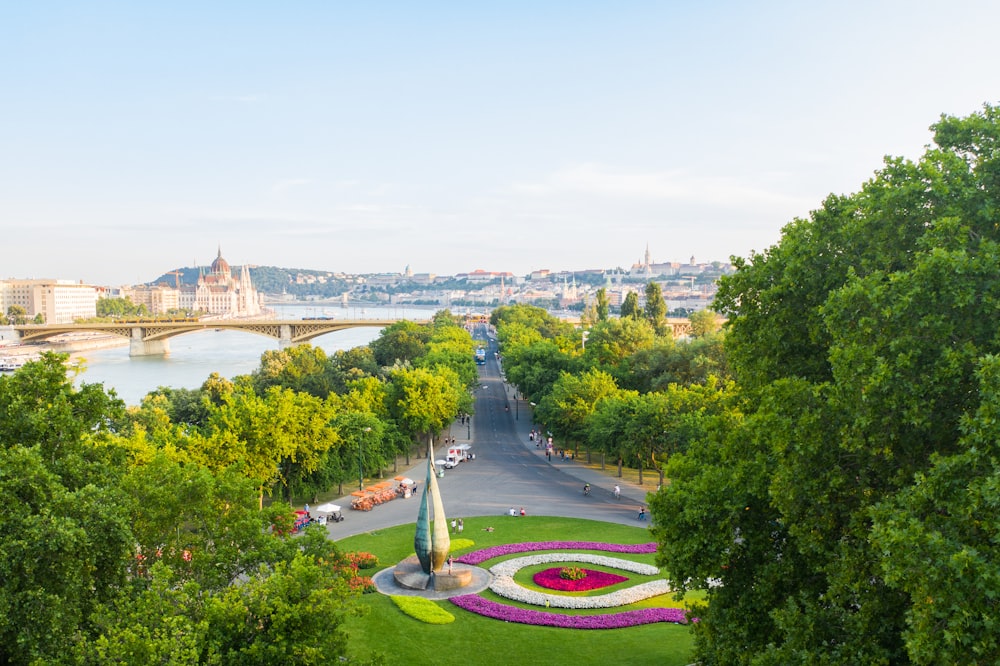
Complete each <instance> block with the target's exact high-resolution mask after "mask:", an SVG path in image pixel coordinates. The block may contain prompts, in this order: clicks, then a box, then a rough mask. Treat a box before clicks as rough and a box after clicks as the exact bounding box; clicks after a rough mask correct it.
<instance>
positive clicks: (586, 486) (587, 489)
mask: <svg viewBox="0 0 1000 666" xmlns="http://www.w3.org/2000/svg"><path fill="white" fill-rule="evenodd" d="M583 494H584V495H589V494H590V484H589V483H587V484H584V486H583Z"/></svg>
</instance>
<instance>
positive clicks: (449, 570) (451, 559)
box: [448, 555, 455, 575]
mask: <svg viewBox="0 0 1000 666" xmlns="http://www.w3.org/2000/svg"><path fill="white" fill-rule="evenodd" d="M454 561H455V558H453V557H452V556H451V555H449V556H448V574H449V575H450V574H451V565H452V563H453V562H454Z"/></svg>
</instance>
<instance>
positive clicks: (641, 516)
mask: <svg viewBox="0 0 1000 666" xmlns="http://www.w3.org/2000/svg"><path fill="white" fill-rule="evenodd" d="M639 520H646V507H644V506H641V507H639Z"/></svg>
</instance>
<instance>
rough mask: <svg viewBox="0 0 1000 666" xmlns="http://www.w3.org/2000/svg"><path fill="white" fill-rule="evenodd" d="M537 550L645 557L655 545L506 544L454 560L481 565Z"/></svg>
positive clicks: (583, 543)
mask: <svg viewBox="0 0 1000 666" xmlns="http://www.w3.org/2000/svg"><path fill="white" fill-rule="evenodd" d="M538 550H602V551H606V552H609V553H631V554H634V555H645V554H648V553H655V552H656V543H655V542H654V543H639V544H622V543H602V542H600V541H534V542H527V543H508V544H503V545H500V546H492V547H490V548H483V549H481V550H474V551H472V552H471V553H466V554H465V555H462V556H461V557H460V558H458V559H457V560H456V562H461V563H462V564H473V565H478V564H482V563H483V562H485V561H486V560H492V559H493V558H494V557H503V556H504V555H514V554H516V553H531V552H534V551H538Z"/></svg>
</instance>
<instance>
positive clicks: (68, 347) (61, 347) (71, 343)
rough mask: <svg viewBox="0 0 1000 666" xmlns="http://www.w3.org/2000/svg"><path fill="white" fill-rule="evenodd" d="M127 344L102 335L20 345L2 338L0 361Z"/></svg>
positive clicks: (74, 334)
mask: <svg viewBox="0 0 1000 666" xmlns="http://www.w3.org/2000/svg"><path fill="white" fill-rule="evenodd" d="M128 344H129V341H128V339H127V338H123V337H121V336H120V335H107V334H103V333H92V334H90V333H71V334H67V335H61V336H58V337H55V338H52V339H50V340H47V341H45V342H32V343H21V342H16V341H14V340H11V339H7V338H4V339H0V359H3V360H10V361H23V362H27V361H29V360H34V359H37V358H38V357H39V356H40V355H41V354H42V352H47V351H52V352H59V353H65V354H76V353H79V352H85V351H93V350H95V349H113V348H115V347H125V346H127V345H128Z"/></svg>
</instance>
